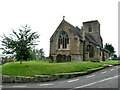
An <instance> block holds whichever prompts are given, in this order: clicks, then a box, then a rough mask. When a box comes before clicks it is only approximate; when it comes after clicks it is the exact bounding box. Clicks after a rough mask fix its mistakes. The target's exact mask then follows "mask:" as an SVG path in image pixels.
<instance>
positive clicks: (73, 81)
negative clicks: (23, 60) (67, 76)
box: [68, 79, 79, 82]
mask: <svg viewBox="0 0 120 90" xmlns="http://www.w3.org/2000/svg"><path fill="white" fill-rule="evenodd" d="M78 80H79V79H74V80H70V81H68V82H75V81H78Z"/></svg>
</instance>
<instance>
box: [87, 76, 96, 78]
mask: <svg viewBox="0 0 120 90" xmlns="http://www.w3.org/2000/svg"><path fill="white" fill-rule="evenodd" d="M94 76H95V75H91V76H87V77H86V78H91V77H94Z"/></svg>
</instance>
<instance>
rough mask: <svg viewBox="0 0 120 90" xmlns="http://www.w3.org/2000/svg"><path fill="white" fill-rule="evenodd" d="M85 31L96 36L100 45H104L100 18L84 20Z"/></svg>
mask: <svg viewBox="0 0 120 90" xmlns="http://www.w3.org/2000/svg"><path fill="white" fill-rule="evenodd" d="M83 33H88V34H90V35H91V36H93V37H94V39H95V41H96V42H97V43H98V45H99V46H101V47H102V46H103V42H102V38H101V35H100V23H99V22H98V20H94V21H87V22H83Z"/></svg>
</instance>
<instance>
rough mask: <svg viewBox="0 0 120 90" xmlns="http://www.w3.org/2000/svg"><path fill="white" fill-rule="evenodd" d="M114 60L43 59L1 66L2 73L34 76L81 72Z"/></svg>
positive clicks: (112, 62)
mask: <svg viewBox="0 0 120 90" xmlns="http://www.w3.org/2000/svg"><path fill="white" fill-rule="evenodd" d="M117 63H118V61H116V60H109V61H104V62H65V63H49V62H43V61H27V62H23V63H22V64H20V63H19V62H9V63H6V64H4V65H3V66H2V74H3V75H15V76H35V75H50V74H58V73H70V72H81V71H86V70H89V69H93V68H98V67H102V66H103V65H104V64H117Z"/></svg>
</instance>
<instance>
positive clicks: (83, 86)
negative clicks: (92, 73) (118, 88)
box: [75, 75, 120, 89]
mask: <svg viewBox="0 0 120 90" xmlns="http://www.w3.org/2000/svg"><path fill="white" fill-rule="evenodd" d="M119 76H120V75H119ZM119 76H114V77H110V78H106V79H103V80H100V81H97V82H93V83H89V84H86V85H83V86H79V87H75V89H77V88H83V87H87V86H91V85H94V84H97V83H100V82H104V81H107V80H110V79H114V78H117V77H119Z"/></svg>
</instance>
